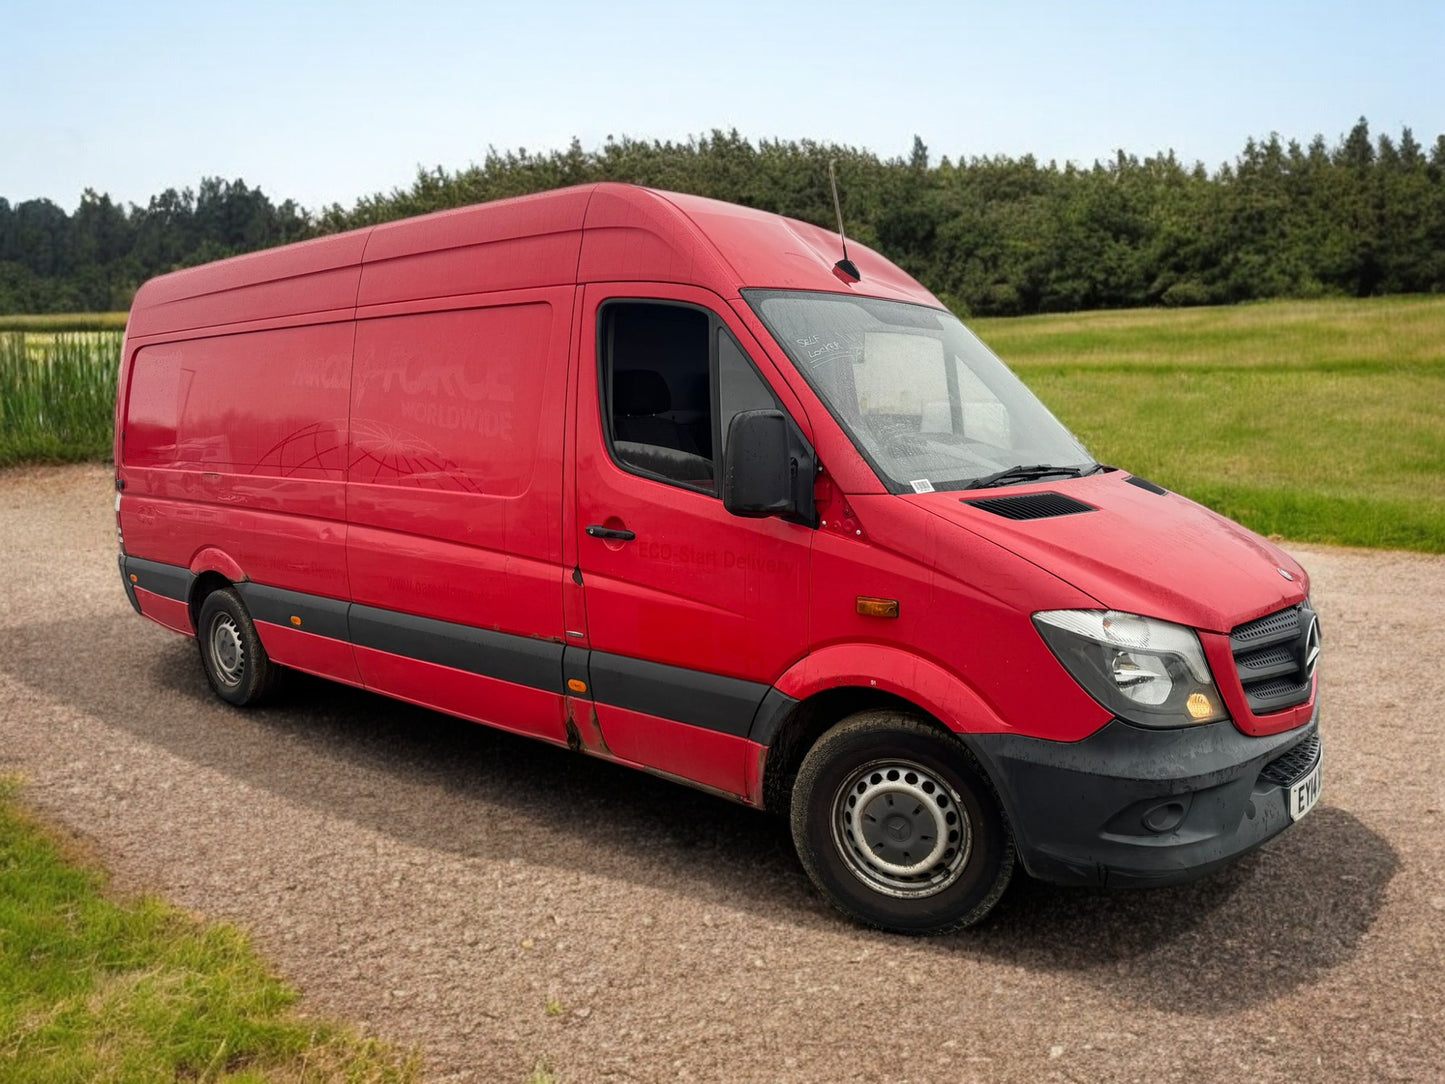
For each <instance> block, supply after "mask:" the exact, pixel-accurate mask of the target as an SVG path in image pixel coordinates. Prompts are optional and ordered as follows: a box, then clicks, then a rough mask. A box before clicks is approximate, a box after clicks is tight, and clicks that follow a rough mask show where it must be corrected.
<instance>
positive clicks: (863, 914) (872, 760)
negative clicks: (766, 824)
mask: <svg viewBox="0 0 1445 1084" xmlns="http://www.w3.org/2000/svg"><path fill="white" fill-rule="evenodd" d="M792 827H793V842H794V843H795V844H796V846H797V848H798V857H799V858H800V859H801V860H802V863H803V867H804V868H805V869H806V870H807V871H808V875H809V876H810V877H811V878H812V879H813V883H814V884H816V885H817V886H818V888H819V889H820V890H821V891H822V892H823V895H824V896H826V897H827V898H828V900H829V902H831V903H832V904H833V905H834V906H835V907H837V908H838V909H839V910H840V911H842V912H844V913H845V914H847V915H849V916H850V917H852V918H854V919H857V920H858V921H860V922H864V923H867V924H868V925H870V926H877V927H879V928H881V929H885V930H892V931H894V932H896V933H908V934H923V933H944V932H947V931H949V930H956V929H961V928H962V927H964V926H969V925H972V924H973V923H975V922H978V921H979V920H980V919H982V918H983V917H984V916H985V915H986V914H988V912H989V911H990V910H992V909H993V906H994V904H996V903H997V902H998V900H999V897H1000V896H1002V895H1003V891H1004V889H1005V888H1006V887H1007V886H1008V882H1009V878H1010V877H1011V876H1012V875H1013V868H1014V850H1013V839H1012V837H1011V836H1010V834H1009V830H1008V824H1007V822H1006V821H1005V820H1004V817H1003V814H1002V812H1001V811H1000V809H999V805H998V800H997V799H996V797H995V796H994V792H993V788H992V787H991V786H990V785H989V783H988V781H987V779H986V778H984V776H983V773H982V771H981V770H980V769H979V768H978V766H977V764H976V763H975V762H974V761H973V759H972V757H970V756H969V754H968V752H967V750H965V749H964V748H963V746H962V745H961V744H960V743H959V742H958V741H957V740H956V739H954V738H952V737H950V736H949V735H947V734H945V733H943V732H941V731H939V730H937V729H936V728H934V727H932V726H929V725H928V724H926V723H924V722H922V721H921V720H919V719H916V718H914V717H912V716H909V715H904V714H902V713H900V712H893V711H873V712H865V713H863V714H860V715H855V716H853V717H852V718H849V719H845V720H844V721H843V722H841V723H839V724H838V725H837V726H835V727H834V728H833V729H832V730H830V731H828V732H827V733H826V734H824V735H823V737H822V738H820V739H819V740H818V743H817V744H816V745H814V746H813V748H812V749H810V750H809V751H808V755H807V756H806V757H805V758H804V759H803V764H802V767H801V768H800V769H799V771H798V779H797V782H796V784H795V785H794V787H793V797H792Z"/></svg>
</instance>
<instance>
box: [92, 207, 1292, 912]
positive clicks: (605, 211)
mask: <svg viewBox="0 0 1445 1084" xmlns="http://www.w3.org/2000/svg"><path fill="white" fill-rule="evenodd" d="M840 254H841V253H840V249H839V239H838V237H837V236H836V235H834V234H831V233H828V232H825V231H824V230H821V229H818V228H816V227H814V226H810V225H807V224H805V223H802V222H796V221H792V220H789V219H785V218H780V217H778V216H776V215H772V214H766V213H763V212H760V211H754V210H749V209H747V208H743V207H735V206H731V205H729V204H724V203H719V202H716V201H713V200H707V199H700V198H697V197H693V196H683V195H676V194H673V193H666V192H655V191H650V190H647V189H642V188H634V187H629V186H624V185H616V184H600V185H592V186H588V187H583V188H572V189H565V190H562V191H557V192H551V193H547V194H544V195H539V196H531V197H527V198H523V199H515V200H507V201H504V202H500V203H493V204H486V205H482V206H477V207H469V208H465V209H463V210H458V211H450V212H446V213H443V214H436V215H429V216H426V217H423V218H416V219H411V220H407V221H402V222H395V223H391V224H388V225H382V226H375V227H371V228H367V229H362V230H357V231H355V232H352V233H346V234H341V235H338V236H334V237H327V238H322V239H319V240H314V241H308V242H305V243H303V244H298V245H292V246H289V247H286V248H280V249H275V250H272V251H268V252H261V253H257V254H254V255H250V256H242V257H239V258H237V259H232V260H225V261H222V262H220V263H215V264H211V265H208V266H205V267H197V268H193V269H190V270H185V271H180V272H177V273H175V274H171V275H166V276H163V277H161V278H157V279H154V280H152V281H151V282H148V283H147V284H146V285H145V286H143V287H142V288H141V290H140V292H139V293H138V294H137V295H136V299H135V305H134V307H133V309H132V310H131V314H130V323H129V325H128V327H127V334H126V344H125V348H124V357H123V364H122V367H121V376H120V386H119V397H118V402H117V407H116V429H115V431H116V443H115V461H116V480H115V484H116V489H117V490H118V495H117V501H116V514H117V528H118V531H119V534H120V539H121V555H120V567H121V573H122V578H123V581H124V583H125V589H126V592H127V593H128V595H129V596H130V600H131V603H132V604H133V605H134V607H135V609H136V610H137V611H138V612H139V613H141V614H143V615H145V616H146V617H149V618H151V619H153V620H155V621H158V622H160V623H161V624H162V625H165V626H167V627H168V628H171V629H174V630H175V631H177V632H181V633H184V634H186V635H188V636H195V637H196V639H197V640H198V642H199V646H200V655H201V664H202V666H203V668H204V670H205V673H206V676H207V678H208V679H209V681H210V683H211V685H212V687H213V688H214V689H215V691H216V693H217V694H218V695H219V696H221V697H222V698H224V699H225V700H227V701H229V702H230V703H232V704H236V705H246V704H250V703H252V702H254V701H256V700H258V699H259V698H261V697H262V696H264V695H265V694H266V693H267V692H268V691H269V690H270V689H271V687H272V685H273V682H274V680H275V679H276V677H277V676H278V674H279V672H280V671H282V670H284V669H287V668H290V669H295V670H304V671H306V672H308V673H311V674H317V675H321V676H323V677H326V678H331V679H333V680H336V681H341V682H345V683H347V684H350V685H356V686H361V687H363V688H366V689H371V690H374V691H375V692H378V693H383V694H385V695H387V696H393V697H396V698H398V699H401V700H406V701H409V702H411V703H415V704H421V705H425V706H427V707H429V708H435V709H437V710H439V711H444V712H449V713H451V714H453V715H458V716H461V717H463V718H466V719H472V720H475V721H477V722H482V723H487V724H490V725H492V726H497V727H501V728H503V729H506V730H510V731H515V732H517V733H521V734H527V735H531V736H533V737H537V738H541V739H542V740H544V741H550V742H554V743H556V744H558V745H566V746H570V747H571V748H573V749H576V750H580V751H582V752H585V753H590V754H592V755H594V756H600V757H604V758H606V759H609V760H614V761H617V762H619V763H623V764H629V765H633V766H635V767H639V768H643V769H646V770H648V771H651V772H655V773H658V774H661V775H665V776H667V777H669V778H673V779H676V780H679V781H681V782H685V783H688V784H691V785H693V786H697V787H702V788H704V789H706V790H709V791H712V792H714V793H717V794H720V795H725V796H727V797H729V798H732V799H735V800H737V801H741V802H744V803H746V804H748V805H752V806H756V807H760V808H767V809H772V810H777V811H779V812H783V813H786V814H787V815H788V816H790V817H791V823H792V829H793V836H794V839H795V840H796V843H797V848H798V853H799V856H800V858H801V859H802V863H803V865H804V866H805V867H806V869H807V871H808V873H809V874H810V876H811V877H812V879H813V880H814V881H815V882H816V884H817V885H818V887H819V888H820V889H821V890H822V892H823V893H824V894H825V895H826V896H827V898H828V899H829V900H830V901H832V903H834V904H835V905H836V906H837V907H838V908H840V909H841V910H842V911H844V912H845V913H847V914H848V915H851V916H852V917H854V918H855V919H858V920H861V921H863V922H865V923H869V924H872V925H875V926H879V927H882V928H885V929H890V930H896V931H900V932H909V933H924V932H938V931H943V930H949V929H955V928H958V927H961V926H966V925H968V924H970V923H973V922H975V921H977V920H978V919H980V918H982V917H983V916H984V915H985V914H986V913H987V912H988V911H989V909H990V908H992V907H993V906H994V904H995V903H996V902H997V900H998V898H999V896H1000V895H1001V894H1002V892H1003V890H1004V887H1005V885H1006V884H1007V883H1008V880H1009V877H1010V876H1011V874H1012V872H1013V870H1014V867H1015V864H1016V863H1017V864H1021V865H1022V866H1023V868H1024V869H1025V870H1026V871H1027V872H1028V873H1030V874H1032V875H1034V876H1036V877H1040V878H1044V879H1046V880H1050V881H1055V882H1060V883H1072V884H1109V885H1116V884H1143V885H1152V884H1163V883H1167V882H1171V881H1177V880H1182V879H1184V878H1188V877H1192V876H1196V875H1199V874H1201V873H1204V872H1206V871H1208V870H1210V869H1213V868H1215V867H1217V866H1219V865H1221V864H1222V863H1225V862H1228V861H1230V860H1231V859H1233V858H1236V857H1238V856H1239V855H1241V854H1242V853H1244V852H1246V851H1248V850H1249V849H1251V848H1253V847H1255V846H1257V845H1258V844H1260V843H1262V842H1264V841H1265V840H1267V839H1269V838H1270V837H1271V836H1273V835H1275V834H1276V833H1278V832H1280V831H1281V830H1283V829H1284V828H1286V827H1287V826H1289V824H1290V823H1291V822H1292V821H1294V820H1297V819H1298V818H1299V817H1301V816H1303V815H1304V814H1305V813H1306V812H1308V811H1309V809H1310V808H1311V806H1313V804H1314V803H1315V801H1316V800H1317V799H1318V797H1319V792H1320V763H1321V757H1320V740H1319V735H1318V722H1317V718H1316V715H1317V678H1316V675H1315V663H1316V659H1317V656H1318V653H1319V624H1318V622H1317V620H1316V617H1315V613H1314V611H1313V609H1312V608H1311V606H1310V601H1309V580H1308V577H1307V576H1306V574H1305V571H1304V569H1302V568H1301V567H1300V566H1299V565H1298V564H1296V563H1295V562H1294V561H1293V560H1291V559H1290V558H1289V557H1288V556H1286V555H1285V554H1284V553H1283V552H1281V551H1280V550H1279V549H1278V548H1276V547H1275V546H1273V545H1271V544H1270V543H1269V542H1267V541H1265V540H1264V539H1262V538H1260V537H1258V536H1257V535H1255V534H1252V533H1251V532H1249V531H1247V530H1245V529H1243V528H1242V527H1239V526H1238V525H1236V524H1234V523H1232V522H1230V521H1229V520H1226V519H1224V518H1222V517H1220V516H1218V515H1215V514H1214V513H1213V512H1211V511H1209V510H1208V509H1206V508H1202V507H1201V506H1199V505H1197V504H1195V503H1193V502H1192V501H1189V500H1187V499H1185V498H1184V497H1181V496H1179V495H1178V494H1175V493H1171V492H1168V491H1166V490H1164V489H1162V488H1161V487H1159V486H1157V485H1154V484H1152V483H1150V482H1148V481H1146V480H1144V479H1143V478H1138V477H1135V476H1133V475H1130V474H1129V473H1128V472H1126V471H1123V470H1119V469H1116V468H1114V467H1108V466H1104V465H1102V464H1100V463H1097V462H1095V461H1094V459H1093V458H1092V457H1091V456H1090V455H1089V453H1088V452H1087V451H1086V450H1085V449H1084V447H1083V446H1082V445H1081V444H1080V443H1079V442H1078V441H1077V440H1076V439H1075V438H1074V437H1073V436H1072V435H1071V434H1070V433H1069V432H1068V431H1067V430H1066V429H1065V428H1064V427H1063V426H1062V425H1060V424H1059V422H1058V421H1057V420H1055V419H1054V417H1053V416H1052V415H1051V414H1050V413H1049V412H1048V410H1046V409H1045V408H1044V407H1043V406H1042V405H1041V404H1040V403H1039V402H1038V400H1037V399H1035V398H1034V396H1033V395H1032V394H1030V393H1029V391H1028V390H1027V389H1026V388H1025V387H1024V386H1023V384H1022V383H1020V381H1019V380H1018V379H1017V378H1016V377H1015V376H1014V375H1013V374H1012V373H1011V372H1010V371H1009V370H1008V369H1007V368H1006V367H1005V366H1004V365H1003V364H1002V363H1001V362H1000V361H999V360H998V359H997V358H996V357H995V356H994V355H993V354H991V353H990V352H989V351H988V349H987V348H986V347H984V346H983V344H982V343H980V342H979V341H978V339H976V338H975V337H974V336H973V335H971V334H970V333H969V332H968V331H967V330H965V329H964V327H963V326H962V325H961V324H960V323H959V322H958V320H956V319H955V318H954V317H953V316H952V315H951V314H950V313H949V312H948V311H947V310H946V309H945V308H944V307H943V306H942V305H941V304H940V303H939V302H938V300H937V299H936V298H934V297H933V296H932V295H931V294H930V293H929V292H928V291H927V290H925V289H924V288H923V287H922V286H920V285H919V284H918V283H917V282H915V281H914V280H913V279H911V278H910V277H909V276H908V275H906V274H904V273H903V272H902V271H900V270H899V269H898V268H897V267H895V266H893V265H892V264H891V263H889V262H888V261H887V260H885V259H883V258H882V257H881V256H879V255H877V254H876V253H874V252H871V251H868V250H867V249H865V248H863V247H862V246H860V245H852V246H850V254H851V255H852V257H853V259H852V263H851V264H849V263H847V262H846V261H840V260H839V256H840Z"/></svg>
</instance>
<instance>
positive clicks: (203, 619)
mask: <svg viewBox="0 0 1445 1084" xmlns="http://www.w3.org/2000/svg"><path fill="white" fill-rule="evenodd" d="M196 641H197V642H198V643H199V644H200V648H201V669H203V670H205V672H206V680H207V681H209V682H210V683H211V688H212V689H214V690H215V692H216V695H217V696H219V697H220V698H221V699H222V700H225V701H227V702H229V703H232V704H235V705H237V706H238V707H243V706H245V705H247V704H254V703H256V702H257V701H259V700H261V699H263V698H264V697H265V696H266V694H267V693H269V692H270V691H271V689H272V688H273V687H274V686H275V684H276V677H277V671H278V667H277V666H276V665H275V664H274V663H273V662H271V660H270V659H269V658H268V657H267V655H266V649H265V648H264V647H262V646H261V637H260V636H258V635H257V634H256V626H255V625H254V624H253V623H252V622H251V617H250V615H249V614H248V613H247V612H246V605H245V603H243V602H242V601H241V596H240V595H239V594H237V593H236V591H235V589H234V588H231V587H223V588H221V589H220V590H217V591H212V592H211V593H210V594H209V595H207V596H206V599H205V601H204V602H202V603H201V615H200V620H199V621H198V622H197V623H196Z"/></svg>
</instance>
